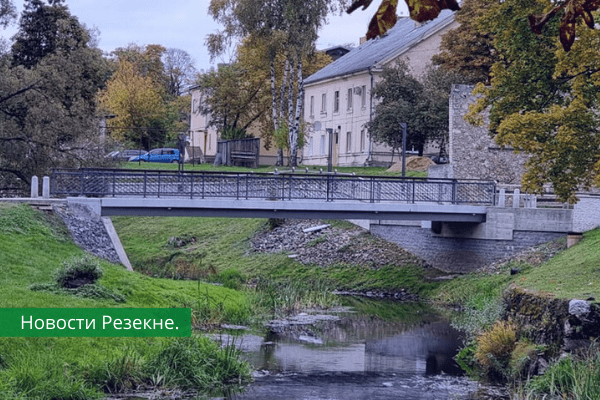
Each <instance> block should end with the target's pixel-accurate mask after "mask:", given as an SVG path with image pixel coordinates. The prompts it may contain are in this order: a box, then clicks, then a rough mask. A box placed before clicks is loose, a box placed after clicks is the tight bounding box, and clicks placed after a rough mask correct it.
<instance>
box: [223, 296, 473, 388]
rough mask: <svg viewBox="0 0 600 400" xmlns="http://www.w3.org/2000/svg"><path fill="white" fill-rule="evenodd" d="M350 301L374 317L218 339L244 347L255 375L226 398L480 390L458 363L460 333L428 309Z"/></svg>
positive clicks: (348, 315)
mask: <svg viewBox="0 0 600 400" xmlns="http://www.w3.org/2000/svg"><path fill="white" fill-rule="evenodd" d="M353 301H354V306H356V305H357V302H358V304H359V305H361V306H365V304H366V307H369V308H370V309H371V311H370V312H369V314H363V313H362V312H361V311H359V312H356V313H347V312H345V313H339V314H337V315H336V314H333V315H334V316H336V317H338V318H339V319H338V320H337V321H336V320H333V318H332V319H329V318H324V320H323V321H320V322H318V323H316V324H314V325H302V324H298V325H292V326H289V327H278V329H275V330H276V331H277V333H269V334H267V335H266V337H259V336H255V335H242V336H230V335H229V334H220V335H219V338H220V339H221V340H222V341H223V342H225V343H227V342H229V343H230V342H231V341H232V340H233V341H234V342H235V343H236V345H237V346H238V347H240V348H242V349H243V351H244V355H245V357H246V359H247V360H248V361H249V362H250V363H251V364H252V365H253V366H254V368H256V371H257V372H256V373H255V382H254V383H253V384H252V385H250V386H249V387H248V388H246V390H245V391H244V392H243V393H238V394H231V395H229V396H227V397H226V398H227V399H235V400H259V399H260V400H284V399H285V400H359V399H360V400H380V399H381V400H383V399H386V400H387V399H405V400H411V399H415V400H416V399H425V400H427V399H431V400H446V399H452V400H455V399H467V398H469V395H470V394H471V393H473V392H475V391H476V390H477V383H476V382H473V381H472V380H470V379H468V378H466V377H465V376H464V374H463V371H462V370H461V369H460V367H459V366H458V365H457V364H456V362H455V361H454V360H453V357H454V356H455V355H456V353H457V350H458V348H459V347H460V345H461V341H460V337H459V333H458V332H457V331H456V330H454V329H453V328H452V327H451V326H450V324H449V323H448V321H447V320H446V319H444V318H443V317H442V316H440V315H439V314H437V313H435V312H434V311H433V310H432V309H431V308H429V307H427V306H424V305H421V304H414V303H412V304H406V303H398V302H383V301H378V302H372V301H366V300H356V299H355V300H353ZM374 310H375V311H374ZM306 317H308V316H306ZM329 317H331V315H330V316H329Z"/></svg>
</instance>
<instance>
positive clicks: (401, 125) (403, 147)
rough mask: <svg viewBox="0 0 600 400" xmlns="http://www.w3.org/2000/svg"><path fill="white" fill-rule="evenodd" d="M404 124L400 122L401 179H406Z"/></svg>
mask: <svg viewBox="0 0 600 400" xmlns="http://www.w3.org/2000/svg"><path fill="white" fill-rule="evenodd" d="M406 126H407V124H406V122H400V127H401V128H402V179H404V178H405V177H406Z"/></svg>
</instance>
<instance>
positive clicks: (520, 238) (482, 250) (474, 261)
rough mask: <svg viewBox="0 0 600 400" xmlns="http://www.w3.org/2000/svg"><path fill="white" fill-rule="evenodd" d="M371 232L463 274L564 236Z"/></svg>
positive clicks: (409, 229)
mask: <svg viewBox="0 0 600 400" xmlns="http://www.w3.org/2000/svg"><path fill="white" fill-rule="evenodd" d="M370 230H371V233H372V234H374V235H376V236H378V237H380V238H382V239H385V240H387V241H390V242H393V243H396V244H398V245H399V246H400V247H402V248H403V249H405V250H408V251H409V252H411V253H413V254H415V255H416V256H418V257H420V258H422V259H423V260H425V261H426V262H427V263H428V264H430V265H432V266H434V267H436V268H439V269H442V270H444V271H449V272H457V273H466V272H470V271H474V270H476V269H478V268H481V267H484V266H486V265H490V264H493V263H496V262H499V261H502V260H505V259H508V258H509V257H511V256H514V255H515V254H518V253H520V252H522V251H525V250H527V249H529V248H531V247H534V246H537V245H539V244H543V243H547V242H550V241H552V240H555V239H558V238H561V237H565V233H559V232H524V231H514V232H513V238H512V240H488V239H472V238H458V237H441V236H437V235H435V234H434V233H433V231H432V230H431V229H423V228H421V227H419V226H402V225H377V224H371V228H370Z"/></svg>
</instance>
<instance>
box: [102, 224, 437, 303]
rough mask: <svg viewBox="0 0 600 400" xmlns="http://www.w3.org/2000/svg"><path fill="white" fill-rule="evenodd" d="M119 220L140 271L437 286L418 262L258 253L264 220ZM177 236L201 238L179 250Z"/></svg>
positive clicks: (344, 285)
mask: <svg viewBox="0 0 600 400" xmlns="http://www.w3.org/2000/svg"><path fill="white" fill-rule="evenodd" d="M113 223H114V225H115V228H116V230H117V232H118V233H119V237H120V238H121V242H122V243H123V246H124V248H125V250H126V252H127V255H128V257H129V259H130V261H131V263H132V265H133V267H134V269H136V270H144V271H145V272H146V273H149V274H150V275H160V274H161V273H164V271H166V270H175V269H176V268H181V269H184V270H187V271H189V270H192V269H194V268H196V269H197V271H198V272H197V275H198V276H199V277H201V278H202V279H206V280H214V281H218V280H219V279H218V275H219V274H222V273H223V272H225V271H228V270H231V269H234V270H236V271H239V273H241V274H243V275H244V276H246V277H247V278H249V279H251V278H253V277H264V276H267V277H269V278H270V279H276V280H280V281H288V280H289V281H303V282H311V281H321V282H325V283H326V284H327V285H329V286H330V287H335V288H339V289H353V290H368V289H382V290H395V289H400V288H405V289H407V290H409V291H411V292H413V293H420V294H426V293H428V292H429V291H431V290H432V288H433V287H435V286H436V284H432V283H428V282H426V281H425V277H427V276H429V275H431V274H432V273H433V274H435V271H433V270H424V269H422V268H420V267H416V266H414V265H401V266H391V265H390V266H386V267H383V268H379V269H374V268H368V267H364V266H360V265H345V264H344V265H342V264H340V265H334V266H330V267H327V268H323V267H320V266H311V265H303V264H301V263H299V262H297V261H295V260H293V259H291V258H289V257H288V256H287V255H286V254H263V253H257V252H253V251H252V250H251V248H250V239H251V238H252V237H253V235H254V234H255V233H256V232H257V231H258V230H260V229H264V228H265V227H266V224H267V221H266V220H264V219H245V218H238V219H227V218H165V217H144V218H137V217H118V218H113ZM339 226H345V223H340V224H339ZM349 228H350V227H349ZM171 237H186V238H191V237H193V238H195V241H194V242H193V243H190V244H189V245H187V246H185V247H181V248H173V247H172V246H169V240H170V238H171ZM175 275H177V274H175Z"/></svg>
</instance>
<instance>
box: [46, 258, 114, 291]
mask: <svg viewBox="0 0 600 400" xmlns="http://www.w3.org/2000/svg"><path fill="white" fill-rule="evenodd" d="M103 274H104V271H103V270H102V268H100V263H99V262H98V260H97V259H96V258H94V257H92V256H90V255H85V256H83V257H76V258H72V259H70V260H67V261H65V262H63V265H62V268H59V269H57V270H56V271H55V273H54V279H55V281H56V283H57V284H58V285H59V286H60V287H64V288H75V287H79V286H83V285H86V284H89V283H94V282H96V281H97V280H98V279H100V278H101V277H102V275H103Z"/></svg>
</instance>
